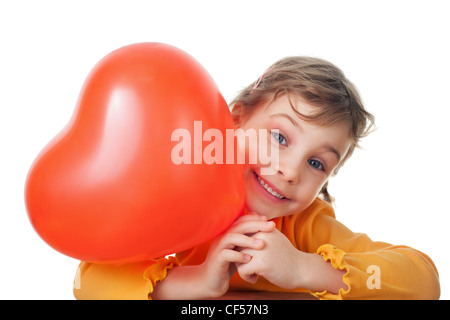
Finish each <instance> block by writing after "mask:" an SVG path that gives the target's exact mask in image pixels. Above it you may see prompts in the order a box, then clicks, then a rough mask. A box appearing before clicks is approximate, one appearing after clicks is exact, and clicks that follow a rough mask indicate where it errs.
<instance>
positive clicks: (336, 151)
mask: <svg viewBox="0 0 450 320" xmlns="http://www.w3.org/2000/svg"><path fill="white" fill-rule="evenodd" d="M291 101H292V102H293V103H294V104H295V106H296V109H297V111H298V112H300V113H301V114H304V115H308V114H310V113H311V112H312V111H313V110H314V107H313V106H311V105H309V104H307V103H306V102H304V101H303V100H301V99H296V100H294V99H293V97H291ZM268 104H269V102H267V103H265V104H262V105H261V106H259V107H258V108H257V109H255V110H254V111H253V112H252V113H251V114H250V115H248V116H247V117H246V118H243V119H241V121H240V124H239V125H238V127H240V128H241V129H243V130H244V131H245V130H247V129H254V130H258V129H266V130H268V137H269V138H268V140H269V141H268V143H270V144H275V145H273V146H274V147H278V149H279V167H278V172H277V173H276V174H273V175H261V173H260V168H261V167H262V165H261V164H259V163H258V164H247V165H246V168H245V188H246V206H247V209H248V210H250V211H254V212H256V213H258V214H261V215H264V216H267V217H268V218H269V219H272V218H275V217H280V216H287V215H291V214H295V213H298V212H300V211H302V210H304V209H306V208H307V207H308V206H309V205H310V204H311V203H312V202H313V201H314V199H315V198H316V197H317V195H318V194H319V192H320V190H321V189H322V187H323V185H324V184H325V183H326V181H327V180H328V178H329V177H330V175H331V174H332V172H333V170H334V169H335V168H336V167H337V166H338V164H339V162H340V160H341V159H343V158H344V156H345V154H346V153H347V150H348V149H349V147H350V145H351V139H350V137H349V135H348V130H347V128H346V126H345V124H343V123H337V124H335V125H332V126H328V127H323V126H319V125H315V124H313V123H310V122H307V121H305V120H302V119H300V118H299V117H298V116H297V115H296V114H295V112H294V110H292V107H291V104H290V101H289V97H288V96H287V95H284V96H282V97H280V98H278V99H277V100H275V101H273V102H272V103H271V104H270V105H268ZM274 129H278V133H276V132H271V131H272V130H274ZM269 188H270V189H269Z"/></svg>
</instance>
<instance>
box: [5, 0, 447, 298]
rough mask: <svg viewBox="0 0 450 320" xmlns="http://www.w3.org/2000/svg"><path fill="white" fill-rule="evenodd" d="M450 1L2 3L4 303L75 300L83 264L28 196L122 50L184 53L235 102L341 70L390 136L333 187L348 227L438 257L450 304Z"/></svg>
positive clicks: (359, 156) (371, 142)
mask: <svg viewBox="0 0 450 320" xmlns="http://www.w3.org/2000/svg"><path fill="white" fill-rule="evenodd" d="M447 3H448V2H447V1H437V0H426V1H425V0H424V1H411V0H408V1H380V0H378V1H361V0H358V1H299V0H297V1H286V0H276V1H274V0H272V1H261V0H259V1H249V0H245V1H242V0H239V1H236V0H232V1H230V0H228V1H195V0H189V1H164V2H163V1H133V0H126V1H111V0H108V1H80V0H78V1H19V0H16V1H7V0H6V1H1V3H0V37H1V38H0V45H1V50H0V150H1V151H0V152H1V157H0V237H1V239H0V298H2V299H73V296H72V281H73V277H74V274H75V270H76V267H77V264H78V262H77V261H76V260H74V259H72V258H69V257H66V256H64V255H62V254H60V253H58V252H56V251H55V250H53V249H52V248H50V247H49V246H48V245H47V244H46V243H44V242H43V241H42V240H41V239H40V238H39V236H38V235H37V234H36V233H35V232H34V230H33V228H32V226H31V225H30V223H29V221H28V218H27V213H26V210H25V206H24V200H23V190H24V184H25V179H26V175H27V171H28V169H29V167H30V165H31V163H32V161H33V160H34V158H35V157H36V155H37V153H38V152H39V151H40V150H41V149H42V148H43V146H44V145H45V144H46V143H47V142H48V141H49V140H50V139H52V138H53V137H54V136H55V135H56V133H58V132H59V130H60V129H61V128H62V127H63V126H64V125H65V124H66V123H67V122H68V120H69V118H70V117H71V115H72V112H73V109H74V106H75V102H76V100H77V97H78V93H79V90H80V88H81V85H82V84H83V82H84V79H85V78H86V76H87V74H88V72H89V71H90V69H91V68H92V67H93V65H94V64H95V63H96V62H97V61H98V60H100V59H101V58H102V57H103V56H105V55H106V54H107V53H109V52H110V51H113V50H115V49H117V48H119V47H122V46H124V45H127V44H131V43H135V42H146V41H151V42H153V41H156V42H165V43H168V44H172V45H175V46H177V47H179V48H181V49H183V50H185V51H187V52H189V53H190V54H191V55H193V56H194V57H195V58H197V60H199V61H200V62H201V63H202V64H203V65H204V66H205V67H206V69H207V70H208V71H209V72H210V73H211V75H212V77H213V78H214V79H215V81H216V82H217V84H218V86H219V88H220V90H221V91H222V93H223V95H224V97H225V98H226V100H227V101H230V100H231V99H232V98H233V97H234V95H235V94H236V93H237V92H238V91H239V90H240V89H241V88H243V87H244V86H246V85H248V84H249V83H251V82H253V81H255V80H257V78H258V77H259V76H260V75H261V73H262V72H263V71H264V70H265V69H266V68H267V67H268V66H269V65H270V64H272V63H273V62H275V61H276V60H278V59H279V58H282V57H284V56H288V55H312V56H316V57H321V58H325V59H327V60H330V61H331V62H333V63H335V64H336V65H338V66H339V67H340V68H342V69H343V70H344V72H345V73H346V75H347V76H348V77H349V78H350V79H351V80H352V81H353V82H354V83H355V84H356V85H357V87H358V88H359V90H360V92H361V94H362V97H363V99H364V101H365V103H366V106H367V108H368V109H369V110H370V111H371V112H372V113H374V114H375V116H376V119H377V124H378V130H377V131H376V132H375V133H373V134H372V136H370V137H368V138H367V139H366V140H365V141H363V142H362V145H363V146H364V150H357V152H356V154H355V155H354V157H353V158H351V159H350V160H349V162H348V163H347V164H346V165H345V166H344V168H343V169H342V170H341V172H340V173H339V175H338V176H337V177H335V178H333V179H332V181H331V183H330V184H331V187H330V189H331V193H332V195H334V196H335V197H336V211H337V216H338V219H339V220H341V221H342V222H343V223H344V224H346V225H347V226H348V227H349V228H350V229H352V230H354V231H357V232H364V233H367V234H369V236H371V238H372V239H374V240H382V241H386V242H391V243H394V244H406V245H410V246H412V247H414V248H416V249H418V250H421V251H423V252H425V253H427V254H428V255H429V256H430V257H431V258H432V259H433V260H434V262H435V264H436V265H437V267H438V270H439V272H440V277H441V286H442V294H441V298H442V299H449V298H450V290H449V285H450V272H449V263H450V258H449V257H448V256H449V253H448V252H449V249H448V248H449V245H448V241H447V239H448V235H449V220H450V219H449V216H450V209H449V206H448V199H449V197H450V194H449V187H448V181H449V170H448V165H449V163H450V161H449V160H450V159H449V152H448V148H449V143H448V139H449V136H450V135H449V121H448V117H449V115H450V111H449V109H450V102H449V97H448V96H449V95H448V92H449V85H450V80H449V79H450V77H449V73H450V62H449V57H450V49H449V48H450V47H449V46H448V42H449V30H450V21H449V19H448V16H449V12H450V10H449V8H448V5H447Z"/></svg>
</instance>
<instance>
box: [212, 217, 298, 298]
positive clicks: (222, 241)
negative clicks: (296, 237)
mask: <svg viewBox="0 0 450 320" xmlns="http://www.w3.org/2000/svg"><path fill="white" fill-rule="evenodd" d="M304 255H306V253H304V252H301V251H300V250H298V249H297V248H295V247H294V246H293V244H292V243H291V242H290V241H289V240H288V239H287V238H286V236H285V235H284V234H282V233H281V232H280V231H279V230H278V229H276V228H275V223H274V222H273V221H268V220H267V217H265V216H261V215H258V214H256V213H251V214H248V215H244V216H242V217H240V218H239V219H237V220H236V222H235V223H234V224H233V225H232V226H231V227H230V228H229V229H228V230H227V232H225V233H224V234H223V235H222V236H220V237H219V238H217V239H216V240H215V241H214V242H213V243H212V245H211V247H210V249H209V252H208V256H207V258H206V260H205V262H204V263H203V267H204V271H205V273H204V276H205V277H206V283H208V286H209V291H210V294H211V295H212V296H221V295H223V294H224V293H225V292H226V291H227V290H228V286H229V280H230V279H231V277H232V276H233V275H234V274H235V273H236V272H238V273H239V275H240V277H241V278H242V279H243V280H245V281H248V282H250V283H255V282H256V281H257V280H258V277H259V276H261V277H264V278H266V279H267V280H268V281H269V282H271V283H273V284H274V285H277V286H279V287H281V288H285V289H294V288H297V287H299V286H300V284H301V272H300V271H301V265H302V260H303V257H304Z"/></svg>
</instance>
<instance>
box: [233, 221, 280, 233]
mask: <svg viewBox="0 0 450 320" xmlns="http://www.w3.org/2000/svg"><path fill="white" fill-rule="evenodd" d="M237 222H238V223H235V224H234V225H233V226H232V227H231V228H230V230H229V232H233V233H240V234H254V233H257V232H270V231H272V230H273V229H274V228H275V222H273V221H267V220H264V219H261V218H257V219H249V220H244V221H237Z"/></svg>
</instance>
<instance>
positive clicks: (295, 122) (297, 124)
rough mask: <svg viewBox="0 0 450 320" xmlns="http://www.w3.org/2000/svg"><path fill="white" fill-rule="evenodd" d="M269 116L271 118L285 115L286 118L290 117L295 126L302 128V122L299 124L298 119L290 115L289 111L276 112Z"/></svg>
mask: <svg viewBox="0 0 450 320" xmlns="http://www.w3.org/2000/svg"><path fill="white" fill-rule="evenodd" d="M269 117H270V118H273V117H283V118H286V119H288V120H289V121H290V122H291V123H292V124H293V125H294V127H296V128H298V129H301V127H300V124H299V123H298V122H297V121H295V120H294V119H293V118H292V117H291V116H290V115H288V114H287V113H275V114H272V115H270V116H269Z"/></svg>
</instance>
